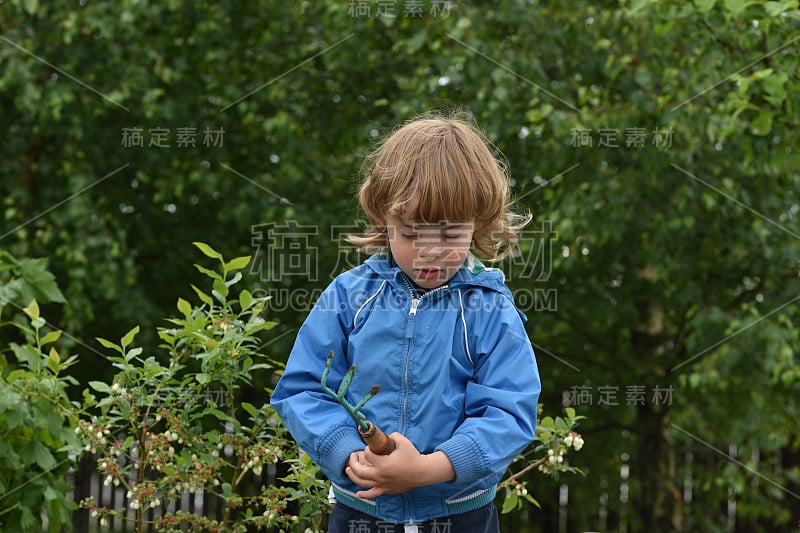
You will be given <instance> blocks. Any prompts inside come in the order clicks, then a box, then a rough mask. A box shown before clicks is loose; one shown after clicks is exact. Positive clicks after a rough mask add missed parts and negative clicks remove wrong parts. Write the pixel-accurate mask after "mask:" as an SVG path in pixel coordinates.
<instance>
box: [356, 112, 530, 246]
mask: <svg viewBox="0 0 800 533" xmlns="http://www.w3.org/2000/svg"><path fill="white" fill-rule="evenodd" d="M490 147H493V145H492V144H491V143H490V142H489V141H488V139H486V137H485V136H484V135H483V134H482V133H481V131H480V130H479V129H478V128H477V127H474V126H472V125H470V124H469V123H467V122H466V121H464V120H461V119H459V118H444V117H441V116H434V117H422V118H417V119H414V120H411V121H409V122H406V123H405V124H403V125H401V126H400V127H399V128H397V129H396V130H395V131H394V132H393V133H392V134H391V135H389V137H387V138H386V139H385V140H384V141H383V143H382V144H380V145H379V146H378V147H377V149H375V150H374V151H373V152H371V153H370V154H368V155H367V156H366V158H365V159H364V164H363V166H362V174H363V176H364V177H363V182H362V183H361V187H360V190H359V195H358V199H359V202H360V204H361V207H362V208H363V209H364V212H365V213H366V215H367V219H368V220H367V222H368V225H367V228H366V229H365V231H364V232H363V233H362V234H361V235H348V237H347V240H348V241H349V242H350V243H353V244H356V245H358V246H360V250H361V251H364V252H367V253H372V252H374V251H376V250H378V249H380V248H383V247H386V246H388V239H387V230H386V225H387V221H388V220H389V219H398V218H400V217H406V218H408V219H410V220H413V221H414V222H415V223H422V224H436V223H439V222H442V221H447V222H449V223H461V222H469V221H474V224H475V229H474V233H473V242H472V246H471V248H472V249H473V251H474V252H477V255H479V256H481V257H482V258H483V259H487V260H489V261H499V260H501V259H503V258H504V257H506V256H507V255H508V254H509V253H511V251H512V250H513V249H514V247H515V246H516V244H517V240H518V236H517V235H518V233H519V231H520V230H521V229H522V228H523V227H524V226H525V225H526V224H527V223H528V222H530V220H531V215H530V213H526V214H524V215H523V214H517V213H515V212H514V211H513V206H512V202H511V198H510V191H509V184H508V175H507V174H506V166H505V165H504V164H503V163H502V162H501V161H500V160H498V159H497V158H495V157H494V156H493V155H492V152H491V150H490ZM412 200H418V203H417V207H416V210H415V212H413V213H410V212H406V211H408V210H407V209H406V206H407V205H408V204H409V203H410V202H411V201H412Z"/></svg>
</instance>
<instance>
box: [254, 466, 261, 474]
mask: <svg viewBox="0 0 800 533" xmlns="http://www.w3.org/2000/svg"><path fill="white" fill-rule="evenodd" d="M253 473H254V474H255V475H257V476H260V475H261V465H256V466H255V467H253Z"/></svg>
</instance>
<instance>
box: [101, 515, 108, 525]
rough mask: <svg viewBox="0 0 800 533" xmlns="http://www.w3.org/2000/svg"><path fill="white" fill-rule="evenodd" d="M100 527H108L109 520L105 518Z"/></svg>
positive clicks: (102, 519)
mask: <svg viewBox="0 0 800 533" xmlns="http://www.w3.org/2000/svg"><path fill="white" fill-rule="evenodd" d="M100 527H108V519H106V517H105V516H104V517H103V518H101V519H100Z"/></svg>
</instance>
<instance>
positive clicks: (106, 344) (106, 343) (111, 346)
mask: <svg viewBox="0 0 800 533" xmlns="http://www.w3.org/2000/svg"><path fill="white" fill-rule="evenodd" d="M95 339H96V340H97V342H99V343H100V344H102V345H103V346H104V347H106V348H109V349H111V350H116V351H118V352H119V353H121V354H124V353H125V350H123V349H122V348H121V347H119V346H117V345H116V344H114V343H113V342H111V341H109V340H106V339H103V338H102V337H95Z"/></svg>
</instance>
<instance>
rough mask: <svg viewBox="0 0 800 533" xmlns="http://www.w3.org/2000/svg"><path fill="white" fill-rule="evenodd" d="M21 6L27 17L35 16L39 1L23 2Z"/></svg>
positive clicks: (26, 0)
mask: <svg viewBox="0 0 800 533" xmlns="http://www.w3.org/2000/svg"><path fill="white" fill-rule="evenodd" d="M22 4H23V7H24V8H25V11H27V12H28V14H29V15H35V14H36V12H37V11H38V10H39V0H24V1H23V2H22Z"/></svg>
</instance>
